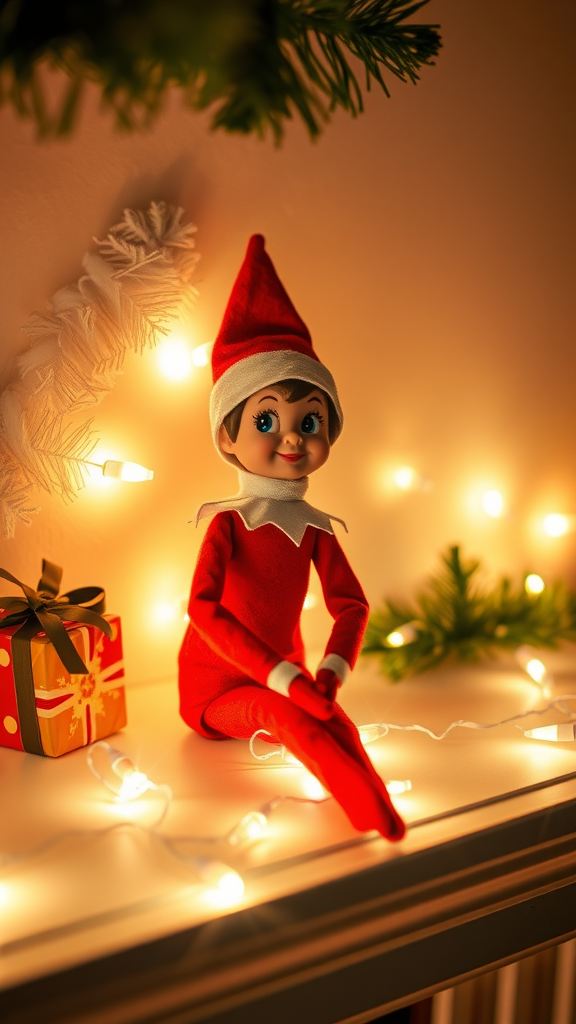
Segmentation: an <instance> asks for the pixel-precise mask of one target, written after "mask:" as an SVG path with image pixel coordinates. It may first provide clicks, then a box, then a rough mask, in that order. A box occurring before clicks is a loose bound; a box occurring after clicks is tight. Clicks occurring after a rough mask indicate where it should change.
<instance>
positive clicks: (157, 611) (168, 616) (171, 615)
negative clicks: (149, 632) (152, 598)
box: [152, 601, 176, 625]
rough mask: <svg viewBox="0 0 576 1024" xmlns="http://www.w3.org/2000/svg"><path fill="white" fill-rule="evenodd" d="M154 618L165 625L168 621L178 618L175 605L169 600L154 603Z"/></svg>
mask: <svg viewBox="0 0 576 1024" xmlns="http://www.w3.org/2000/svg"><path fill="white" fill-rule="evenodd" d="M152 614H153V617H154V620H155V621H156V622H157V623H159V624H160V625H164V624H165V623H167V622H172V621H173V619H175V618H176V610H175V608H174V605H173V604H171V603H170V602H169V601H159V602H158V604H156V605H154V608H153V611H152Z"/></svg>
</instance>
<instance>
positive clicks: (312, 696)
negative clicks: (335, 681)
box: [288, 673, 334, 722]
mask: <svg viewBox="0 0 576 1024" xmlns="http://www.w3.org/2000/svg"><path fill="white" fill-rule="evenodd" d="M332 674H333V673H332ZM288 696H289V697H290V700H293V701H294V703H295V704H297V705H298V707H299V708H302V710H303V711H307V712H308V714H309V715H312V717H313V718H319V719H320V720H321V721H323V722H326V721H328V719H329V718H332V714H333V711H334V708H333V707H332V701H330V700H326V697H324V696H323V695H322V694H321V693H317V691H316V690H315V689H314V682H313V680H312V679H307V678H306V676H305V675H299V676H296V678H295V679H293V680H292V682H291V683H290V686H289V687H288Z"/></svg>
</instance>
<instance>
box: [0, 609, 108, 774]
mask: <svg viewBox="0 0 576 1024" xmlns="http://www.w3.org/2000/svg"><path fill="white" fill-rule="evenodd" d="M103 617H104V618H105V619H106V620H107V622H108V623H109V624H110V626H111V628H112V637H111V638H108V637H107V636H106V635H105V634H104V633H102V631H101V630H99V629H97V628H96V627H95V626H92V625H82V624H78V623H77V622H66V621H65V622H64V623H63V625H64V628H65V629H66V632H67V633H68V636H69V637H70V640H71V641H72V643H73V644H74V647H75V648H76V650H77V651H78V654H79V655H80V658H81V659H82V661H83V662H84V664H85V666H86V668H87V669H88V674H87V675H75V674H72V673H70V672H68V671H67V669H66V668H65V667H64V665H63V664H62V661H61V660H60V658H59V656H58V654H57V652H56V650H55V648H54V646H53V644H52V643H51V642H50V640H49V638H48V637H47V635H46V633H44V632H38V633H37V634H36V635H35V636H34V637H32V639H31V640H30V655H31V662H32V673H33V677H34V698H35V711H36V717H37V720H38V725H39V727H40V740H41V744H42V748H43V752H44V754H45V755H47V756H48V757H60V755H61V754H67V753H68V752H69V751H70V750H76V749H77V748H78V747H83V746H86V745H87V744H88V743H93V742H94V741H95V740H100V739H103V738H104V737H105V736H109V735H110V734H111V733H114V732H117V731H118V730H119V729H122V728H123V727H124V726H125V725H126V699H125V692H124V686H123V683H122V680H123V678H124V663H123V660H122V633H121V628H120V618H119V617H118V616H117V615H105V616H103ZM17 629H18V626H7V627H4V628H2V625H1V621H0V745H1V746H4V747H13V748H14V749H16V750H25V749H26V747H25V744H24V743H23V740H22V735H21V728H20V717H19V712H18V697H17V680H16V679H15V678H14V668H13V658H12V637H13V635H14V633H15V632H16V630H17Z"/></svg>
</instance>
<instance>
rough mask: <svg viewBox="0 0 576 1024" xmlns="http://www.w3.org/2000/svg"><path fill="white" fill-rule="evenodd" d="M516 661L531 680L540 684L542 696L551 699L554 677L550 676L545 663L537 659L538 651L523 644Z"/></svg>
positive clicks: (517, 652)
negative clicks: (551, 684)
mask: <svg viewBox="0 0 576 1024" xmlns="http://www.w3.org/2000/svg"><path fill="white" fill-rule="evenodd" d="M516 660H517V661H518V663H519V664H520V665H521V666H522V668H523V669H524V671H525V672H527V673H528V675H529V676H530V678H531V679H533V680H534V682H535V683H538V685H539V686H540V688H541V690H542V696H543V697H550V695H551V693H552V688H551V686H550V683H551V682H552V677H551V676H550V675H549V674H548V669H547V668H546V666H545V664H544V662H543V661H541V660H540V658H537V657H536V651H534V649H533V648H532V647H529V646H528V645H527V644H523V645H522V647H519V648H518V650H517V651H516Z"/></svg>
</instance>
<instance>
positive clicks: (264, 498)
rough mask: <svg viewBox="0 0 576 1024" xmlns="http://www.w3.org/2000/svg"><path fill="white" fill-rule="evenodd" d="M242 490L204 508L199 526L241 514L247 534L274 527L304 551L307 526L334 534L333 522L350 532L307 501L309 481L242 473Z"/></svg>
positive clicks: (197, 517)
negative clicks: (223, 515) (212, 519)
mask: <svg viewBox="0 0 576 1024" xmlns="http://www.w3.org/2000/svg"><path fill="white" fill-rule="evenodd" d="M237 472H238V477H239V482H240V490H239V491H238V494H235V495H234V496H233V497H231V498H224V499H223V501H209V502H206V503H205V504H204V505H201V506H200V508H199V509H198V512H197V513H196V525H198V523H199V522H200V520H201V519H206V518H207V517H208V516H213V515H215V514H216V512H227V511H234V512H237V513H238V515H239V516H240V518H241V519H242V521H243V523H244V525H245V527H246V529H247V530H257V529H258V527H259V526H265V525H266V524H267V523H271V524H272V525H273V526H277V527H278V529H279V530H282V532H283V533H285V534H286V536H287V537H289V538H290V540H291V541H293V542H294V544H296V546H297V547H300V544H301V542H302V538H303V536H304V533H305V532H306V527H307V526H315V527H316V528H317V529H318V530H324V531H325V532H326V533H334V530H333V528H332V523H331V522H330V520H331V519H333V520H334V521H335V522H337V523H341V524H342V526H343V527H344V529H345V530H346V532H348V530H347V527H346V523H345V522H344V521H343V520H342V519H338V517H337V516H332V515H329V514H328V513H327V512H321V511H320V509H318V508H314V507H313V506H312V505H309V504H308V502H307V501H304V495H305V494H306V491H307V490H308V482H309V481H308V477H307V476H305V477H302V479H301V480H275V479H273V478H272V477H267V476H256V474H255V473H247V472H246V471H245V470H242V469H239V470H238V471H237Z"/></svg>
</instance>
